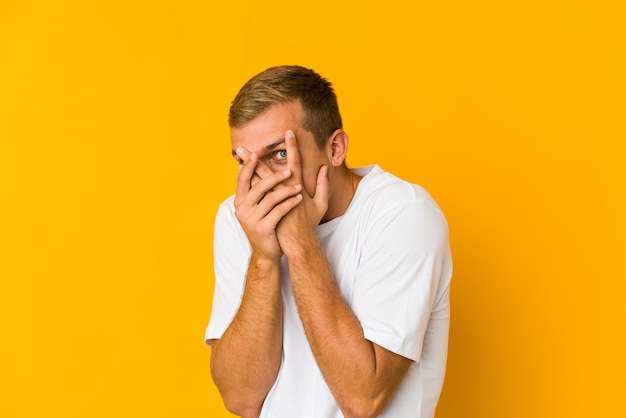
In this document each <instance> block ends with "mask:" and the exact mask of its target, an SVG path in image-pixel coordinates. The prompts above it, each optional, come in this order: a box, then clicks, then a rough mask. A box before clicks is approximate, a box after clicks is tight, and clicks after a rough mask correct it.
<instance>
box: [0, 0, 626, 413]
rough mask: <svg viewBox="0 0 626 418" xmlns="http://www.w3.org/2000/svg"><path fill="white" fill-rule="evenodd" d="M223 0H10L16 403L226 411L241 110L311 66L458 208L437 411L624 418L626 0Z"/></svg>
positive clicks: (9, 371)
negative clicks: (274, 70) (250, 93)
mask: <svg viewBox="0 0 626 418" xmlns="http://www.w3.org/2000/svg"><path fill="white" fill-rule="evenodd" d="M228 3H232V2H212V1H191V0H179V1H168V2H165V1H134V2H133V1H128V0H127V1H119V0H115V1H78V0H76V1H69V0H56V1H17V0H15V1H10V0H9V1H7V0H3V1H2V2H0V338H1V344H0V416H2V417H7V418H18V417H50V416H53V417H226V416H229V414H228V413H226V412H225V410H224V409H223V407H222V404H221V401H220V398H219V395H218V393H217V391H216V389H215V388H214V386H213V384H212V382H211V379H210V377H209V372H208V360H209V353H210V349H209V348H207V347H205V346H204V345H203V343H202V340H203V333H204V328H205V326H206V323H207V321H208V318H209V313H210V305H211V297H212V284H213V277H212V255H211V251H212V241H211V240H212V230H213V225H212V223H213V216H214V214H215V211H216V207H217V205H218V203H219V202H220V201H221V200H222V199H224V198H225V197H226V196H227V195H229V194H230V193H232V192H233V190H234V184H235V172H236V164H235V163H234V161H233V160H232V158H231V156H230V148H229V146H230V144H229V141H228V128H227V124H226V112H227V109H228V105H229V103H230V100H231V99H232V98H233V97H234V95H235V93H236V91H237V90H238V88H239V87H240V86H241V85H242V84H243V83H244V82H245V81H246V80H247V79H248V78H249V77H250V76H252V75H254V74H256V73H257V72H259V71H261V70H263V69H265V68H266V67H268V66H271V65H277V64H292V63H298V64H302V65H305V66H309V67H312V68H315V69H316V70H318V71H319V72H320V73H321V74H322V75H324V76H326V77H328V78H329V79H330V80H331V81H332V82H333V83H334V84H335V87H336V90H337V93H338V96H339V101H340V106H341V108H342V109H343V116H344V121H345V128H346V130H347V132H348V133H349V135H350V137H351V150H350V152H349V158H348V162H349V164H350V165H352V166H357V165H365V164H371V163H379V164H380V165H381V166H382V167H383V168H385V169H387V170H388V171H391V172H393V173H395V174H397V175H399V176H402V177H404V178H406V179H408V180H411V181H414V182H417V183H420V184H422V185H423V186H425V187H426V188H427V189H428V190H429V191H430V192H431V193H432V194H433V196H434V197H435V198H436V199H437V200H438V202H439V203H440V205H441V206H442V208H443V210H444V211H445V213H446V215H447V218H448V221H449V224H450V227H451V241H452V246H453V256H454V262H455V274H454V278H453V293H452V302H453V318H452V325H451V339H450V353H449V363H448V364H449V366H448V373H447V379H446V382H445V386H444V390H443V394H442V398H441V402H440V407H439V411H438V414H437V416H438V418H449V417H476V418H503V417H506V418H515V417H520V418H522V417H523V418H527V417H550V418H551V417H624V416H626V402H625V401H624V394H625V393H626V382H625V380H626V377H625V376H626V361H625V357H626V337H625V331H626V330H625V328H626V327H625V320H626V307H625V306H626V303H625V296H626V291H625V290H626V288H625V284H624V282H625V278H626V277H625V276H626V274H625V273H626V271H625V268H624V264H625V263H624V258H625V250H626V247H625V245H624V236H625V235H626V228H625V221H624V217H625V216H624V214H625V213H626V207H625V206H626V205H625V204H624V202H625V198H624V192H625V187H624V180H625V177H626V175H625V166H626V164H625V157H626V152H625V148H626V147H625V144H624V142H625V140H626V47H625V45H626V44H625V42H626V36H625V30H624V27H625V26H626V7H625V3H624V2H622V1H608V0H599V1H597V0H596V1H591V0H589V1H545V0H528V1H524V2H506V1H495V0H494V1H486V0H476V1H439V2H438V1H416V2H413V1H403V2H398V1H393V0H392V1H386V2H367V1H359V2H357V1H354V2H339V1H326V0H323V1H316V2H295V1H263V2H253V1H238V2H234V4H229V5H227V4H228Z"/></svg>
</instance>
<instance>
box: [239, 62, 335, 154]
mask: <svg viewBox="0 0 626 418" xmlns="http://www.w3.org/2000/svg"><path fill="white" fill-rule="evenodd" d="M295 100H299V101H300V104H301V105H302V109H303V112H304V115H303V117H302V127H303V128H304V129H306V130H308V131H309V132H311V133H312V134H313V137H314V138H315V142H316V143H317V145H318V147H320V148H323V147H324V145H325V143H326V140H327V139H328V138H329V137H330V136H331V135H332V133H333V132H334V131H335V130H337V129H342V128H343V124H342V121H341V114H340V113H339V105H338V103H337V96H336V94H335V91H334V89H333V87H332V85H331V83H330V82H329V81H328V80H326V79H325V78H323V77H322V76H320V75H319V74H318V73H316V72H315V71H313V70H311V69H308V68H305V67H302V66H299V65H282V66H277V67H270V68H268V69H267V70H265V71H263V72H261V73H259V74H257V75H255V76H254V77H252V78H251V79H250V80H248V82H247V83H246V84H244V85H243V87H242V88H241V90H239V93H237V96H235V99H234V100H233V101H232V103H231V106H230V110H229V112H228V125H229V126H230V127H231V128H236V127H240V126H243V125H245V124H246V123H248V122H250V121H251V120H253V119H254V118H256V117H258V116H260V115H261V114H263V113H264V112H265V111H267V110H268V109H269V108H270V107H271V106H273V105H275V104H279V103H288V102H291V101H295Z"/></svg>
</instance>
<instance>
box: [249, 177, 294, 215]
mask: <svg viewBox="0 0 626 418" xmlns="http://www.w3.org/2000/svg"><path fill="white" fill-rule="evenodd" d="M244 170H245V169H244ZM244 170H242V172H243V171H244ZM290 175H291V172H290V171H289V170H283V171H277V172H275V173H272V175H271V176H269V177H266V178H264V179H261V180H259V181H258V182H256V183H255V184H254V185H253V186H252V187H251V188H250V189H249V190H248V191H247V192H246V194H245V197H244V198H243V200H242V201H240V202H239V204H240V205H245V206H246V207H248V208H253V207H254V206H256V205H258V204H259V203H260V202H261V200H263V199H264V197H265V195H266V194H267V193H269V192H270V191H273V190H274V189H275V188H276V186H277V185H278V184H280V183H282V182H283V181H285V180H286V179H287V178H289V176H290ZM276 189H281V188H276ZM287 194H288V193H287ZM268 210H269V209H268Z"/></svg>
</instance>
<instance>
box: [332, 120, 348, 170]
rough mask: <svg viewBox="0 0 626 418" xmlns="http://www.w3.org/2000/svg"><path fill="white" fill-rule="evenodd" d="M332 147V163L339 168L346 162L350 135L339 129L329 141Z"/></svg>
mask: <svg viewBox="0 0 626 418" xmlns="http://www.w3.org/2000/svg"><path fill="white" fill-rule="evenodd" d="M328 143H329V145H330V152H331V155H330V161H331V163H332V165H333V167H339V166H340V165H342V164H343V163H344V161H345V160H346V154H347V153H348V134H347V133H346V132H345V131H344V130H343V129H337V130H336V131H335V132H333V134H332V135H331V136H330V138H329V139H328Z"/></svg>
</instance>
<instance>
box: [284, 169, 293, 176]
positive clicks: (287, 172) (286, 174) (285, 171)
mask: <svg viewBox="0 0 626 418" xmlns="http://www.w3.org/2000/svg"><path fill="white" fill-rule="evenodd" d="M283 174H284V175H285V176H288V175H289V174H291V171H289V170H283Z"/></svg>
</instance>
